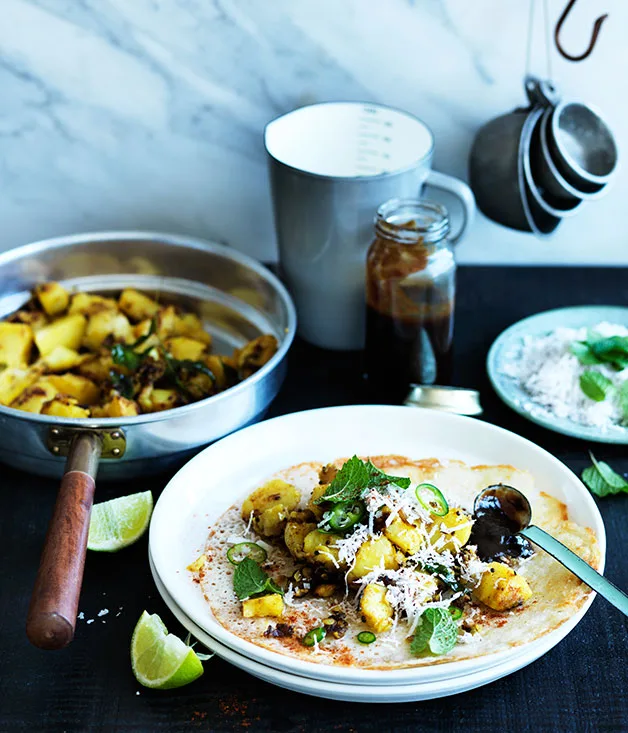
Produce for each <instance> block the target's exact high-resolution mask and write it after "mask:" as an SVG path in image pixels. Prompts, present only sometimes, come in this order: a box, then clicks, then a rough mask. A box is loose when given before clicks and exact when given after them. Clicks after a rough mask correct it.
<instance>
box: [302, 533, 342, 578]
mask: <svg viewBox="0 0 628 733" xmlns="http://www.w3.org/2000/svg"><path fill="white" fill-rule="evenodd" d="M337 540H338V537H337V536H336V535H333V534H325V532H321V531H320V530H318V529H315V530H313V531H312V532H309V533H308V534H307V535H306V536H305V537H304V539H303V554H304V555H305V557H306V558H307V559H308V560H309V561H310V562H313V563H316V564H319V565H323V566H324V567H326V568H327V569H328V570H334V569H335V568H340V567H341V566H342V563H341V562H340V560H339V559H338V548H337V547H334V545H335V544H336V542H337Z"/></svg>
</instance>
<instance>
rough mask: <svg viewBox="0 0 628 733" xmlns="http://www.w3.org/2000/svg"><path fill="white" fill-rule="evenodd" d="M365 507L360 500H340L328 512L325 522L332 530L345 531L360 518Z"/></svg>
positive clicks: (353, 525)
mask: <svg viewBox="0 0 628 733" xmlns="http://www.w3.org/2000/svg"><path fill="white" fill-rule="evenodd" d="M365 511H366V510H365V507H364V504H363V503H362V502H361V501H341V502H339V503H338V504H336V505H335V506H334V508H333V509H332V510H331V511H330V512H329V516H328V518H327V522H328V524H329V528H330V529H332V530H333V531H334V532H346V531H347V530H348V529H351V528H352V527H355V525H356V524H357V523H358V522H359V521H360V519H362V517H363V516H364V514H365Z"/></svg>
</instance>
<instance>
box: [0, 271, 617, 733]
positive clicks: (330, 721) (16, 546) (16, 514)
mask: <svg viewBox="0 0 628 733" xmlns="http://www.w3.org/2000/svg"><path fill="white" fill-rule="evenodd" d="M458 293H459V296H458V303H457V310H456V340H455V348H456V354H455V383H456V384H458V385H460V386H470V387H475V388H478V389H480V391H481V394H482V402H483V405H484V408H485V413H484V415H483V419H485V420H488V421H490V422H492V423H496V424H498V425H501V426H503V427H505V428H508V429H509V430H512V431H514V432H515V433H518V434H520V435H523V436H524V437H526V438H529V439H530V440H532V441H534V442H535V443H537V444H538V445H540V446H542V447H543V448H545V449H547V450H549V451H550V452H551V453H553V454H554V455H556V456H558V458H560V459H561V460H562V461H564V462H565V463H566V464H567V465H568V466H569V467H570V468H572V469H573V470H574V471H576V472H577V473H579V472H580V471H581V470H582V468H583V467H584V466H585V465H587V464H588V460H587V449H588V448H590V447H593V448H594V449H595V453H596V455H597V456H598V457H599V458H601V459H605V460H607V461H609V462H610V463H611V464H612V465H613V467H614V468H615V469H616V470H618V471H620V472H622V473H626V472H628V456H627V455H626V453H627V452H626V450H625V448H622V447H621V446H603V445H595V446H589V445H587V444H586V443H584V442H582V441H579V440H576V439H573V438H568V437H565V436H561V435H558V434H554V433H552V432H549V431H547V430H545V429H543V428H540V427H538V426H536V425H534V424H532V423H530V422H528V421H526V420H524V419H523V418H521V417H519V416H518V415H516V414H515V413H513V412H511V411H510V410H509V409H508V408H507V407H506V406H505V405H503V404H502V403H501V402H500V401H499V400H498V398H497V397H496V395H495V394H494V393H493V391H492V389H491V387H490V385H489V383H488V379H487V377H486V372H485V367H484V362H485V358H486V353H487V350H488V348H489V346H490V344H491V343H492V341H493V340H494V339H495V337H496V336H497V335H498V334H499V333H500V332H501V331H502V330H503V329H504V328H506V327H507V326H509V325H510V324H512V323H514V322H515V321H517V320H519V319H520V318H523V317H525V316H528V315H531V314H533V313H536V312H538V311H542V310H546V309H548V308H555V307H560V306H568V305H583V304H591V303H595V304H609V305H610V304H613V305H624V304H626V300H627V299H628V291H627V289H626V286H625V270H623V269H621V268H618V269H594V268H593V269H592V268H560V269H559V268H514V267H513V268H510V267H463V268H460V277H459V289H458ZM362 400H363V394H362V391H361V387H360V357H359V355H358V354H346V353H344V354H342V353H331V352H325V351H322V350H319V349H315V348H313V347H309V346H307V345H305V344H303V343H299V342H297V343H296V344H295V345H294V347H293V349H292V351H291V354H290V361H289V372H288V377H287V379H286V382H285V385H284V387H283V389H282V391H281V393H280V395H279V397H278V398H277V400H276V402H275V403H274V405H273V407H272V410H271V415H272V416H275V415H280V414H283V413H286V412H294V411H297V410H305V409H309V408H314V407H322V406H327V405H340V404H351V403H357V402H361V401H362ZM0 437H1V436H0ZM0 476H1V480H0V537H1V539H2V560H1V565H0V731H9V730H23V729H25V730H32V731H44V730H66V731H84V730H85V731H87V730H89V731H110V730H138V731H166V730H169V731H170V730H173V731H175V730H177V731H178V730H184V729H198V730H210V731H236V730H237V731H240V730H250V731H286V732H287V731H308V732H312V733H314V732H315V731H388V730H394V731H416V730H439V731H441V730H442V731H459V730H467V731H475V730H478V731H479V730H482V731H524V730H531V731H572V730H573V731H603V730H604V731H606V730H608V731H611V730H612V731H628V692H627V690H628V654H627V646H626V642H627V634H626V631H627V629H628V620H627V619H626V618H624V617H623V616H621V615H620V613H619V612H618V611H616V610H614V609H613V608H611V607H609V606H608V604H606V603H605V602H604V601H603V600H601V599H599V598H598V599H596V600H595V602H594V604H593V606H592V608H591V610H590V612H589V613H588V614H587V615H586V617H585V618H584V620H583V621H582V622H581V623H580V624H579V625H578V627H577V628H576V629H575V631H573V633H571V634H570V635H569V636H568V637H567V638H566V639H565V640H564V641H563V642H562V643H561V644H559V645H558V646H557V647H555V648H554V649H553V650H552V651H550V652H549V653H548V654H546V655H545V656H544V657H542V658H541V659H540V660H538V661H537V662H535V663H534V664H533V665H531V666H529V667H526V668H525V669H523V670H521V671H520V672H517V673H515V674H512V675H510V676H509V677H506V678H504V679H501V680H499V681H498V682H495V683H493V684H491V685H489V686H487V687H483V688H479V689H477V690H474V691H472V692H468V693H464V694H461V695H457V696H455V697H450V698H444V699H439V700H433V701H428V702H421V703H404V704H397V705H394V704H389V705H382V706H378V705H368V704H367V705H365V704H357V703H345V702H331V701H324V700H320V699H317V698H313V697H307V696H304V695H299V694H296V693H293V692H288V691H285V690H282V689H280V688H277V687H274V686H271V685H269V684H266V683H264V682H261V681H258V680H257V679H255V678H253V677H251V676H249V675H247V674H246V673H244V672H242V671H240V670H238V669H236V668H235V667H232V666H231V665H229V664H227V663H226V662H223V661H222V660H220V659H218V658H214V659H212V660H211V661H209V662H206V664H205V674H204V675H203V677H201V678H200V679H199V680H198V681H196V682H195V683H193V684H191V685H189V686H188V687H184V688H181V689H179V690H172V691H166V692H161V691H152V690H147V689H145V688H142V687H141V686H140V685H139V684H138V683H137V682H136V681H135V679H134V677H133V674H132V672H131V665H130V661H129V644H130V640H131V634H132V631H133V628H134V626H135V624H136V622H137V620H138V618H139V616H140V614H141V613H142V611H143V610H144V609H147V610H148V611H150V612H151V613H159V614H160V615H161V617H162V618H163V619H164V621H165V623H166V625H167V626H168V628H169V630H170V631H172V632H174V633H177V634H180V635H182V636H185V631H184V629H183V628H182V627H181V626H180V625H179V624H178V623H177V621H176V620H175V619H174V618H173V616H172V615H171V614H170V612H169V611H168V609H167V608H166V606H165V605H164V603H163V602H162V600H161V599H160V597H159V595H158V593H157V591H156V589H155V586H154V584H153V581H152V579H151V576H150V573H149V569H148V562H147V540H146V537H144V538H142V539H141V540H140V541H139V542H138V543H137V544H136V545H134V546H132V547H130V548H128V549H125V550H124V551H122V552H120V553H118V554H115V555H98V554H88V558H87V564H86V569H85V581H84V586H83V594H82V597H81V601H80V609H81V610H82V611H83V612H84V613H85V617H86V619H87V618H90V619H91V618H94V619H95V621H94V622H93V623H92V624H90V625H87V624H86V622H85V621H79V622H78V626H77V632H76V637H75V640H74V642H73V643H72V644H71V646H70V647H68V648H67V649H65V650H63V651H58V652H45V651H40V650H38V649H35V648H34V647H32V646H30V645H29V643H28V641H27V639H26V636H25V633H24V619H25V617H26V610H27V607H28V600H29V595H30V591H31V586H32V583H33V579H34V575H35V571H36V568H37V563H38V558H39V553H40V550H41V545H42V541H43V537H44V534H45V531H46V525H47V522H48V519H49V517H50V514H51V511H52V507H53V503H54V500H55V489H56V484H55V482H54V481H50V480H46V479H41V478H37V477H33V476H29V475H27V474H24V473H20V472H18V471H14V470H13V469H10V468H7V467H6V466H0ZM168 479H169V475H161V476H157V477H150V478H146V479H144V480H138V481H134V482H133V483H126V484H117V485H107V484H101V485H100V486H99V487H98V494H97V496H98V500H100V501H102V500H105V499H109V498H112V497H114V496H116V495H119V494H126V493H132V492H135V491H143V490H146V489H152V491H153V494H154V496H155V498H157V496H158V495H159V492H160V491H161V489H162V488H163V487H164V486H165V484H166V482H167V480H168ZM599 507H600V510H601V512H602V515H603V517H604V521H605V524H606V529H607V535H608V559H607V570H606V573H607V575H608V577H609V578H611V579H612V580H613V581H614V582H615V583H616V584H618V585H619V586H620V587H623V588H628V562H626V560H625V559H624V546H623V543H624V541H626V540H627V538H628V531H627V530H626V523H627V520H628V497H625V496H618V497H611V498H606V499H603V500H601V501H599ZM103 608H108V609H109V611H110V612H109V614H108V615H106V616H103V617H101V618H99V617H98V616H97V614H98V612H99V611H100V610H101V609H103Z"/></svg>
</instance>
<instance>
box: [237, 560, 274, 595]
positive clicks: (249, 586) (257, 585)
mask: <svg viewBox="0 0 628 733" xmlns="http://www.w3.org/2000/svg"><path fill="white" fill-rule="evenodd" d="M233 590H234V591H235V594H236V596H238V598H239V599H240V600H241V601H245V600H246V599H247V598H251V597H252V596H257V595H260V594H261V593H280V594H281V595H283V591H282V590H281V588H279V587H278V586H277V585H275V583H274V581H273V580H272V578H270V577H269V576H268V574H267V573H266V572H265V571H264V570H262V568H261V567H260V566H259V565H258V564H257V563H256V562H255V560H251V558H250V557H245V558H244V560H242V562H241V563H238V565H236V569H235V571H234V573H233Z"/></svg>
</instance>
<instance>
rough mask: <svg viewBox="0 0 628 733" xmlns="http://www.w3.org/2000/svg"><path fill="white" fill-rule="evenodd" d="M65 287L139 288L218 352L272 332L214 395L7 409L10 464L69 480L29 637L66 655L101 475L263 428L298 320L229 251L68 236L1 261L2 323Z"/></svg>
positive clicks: (155, 467) (136, 235)
mask: <svg viewBox="0 0 628 733" xmlns="http://www.w3.org/2000/svg"><path fill="white" fill-rule="evenodd" d="M44 280H57V281H60V282H62V283H63V284H65V285H66V286H68V287H72V288H74V289H76V290H89V291H97V292H106V291H119V290H121V289H122V288H124V287H127V286H133V287H136V288H138V289H141V290H146V291H152V292H155V293H159V294H160V297H161V298H162V299H163V300H167V301H169V302H177V303H180V304H181V305H183V306H185V307H187V308H189V309H191V310H194V311H195V312H197V313H198V314H199V315H200V316H201V318H202V319H203V324H204V326H205V328H206V329H207V330H208V331H209V332H210V333H211V334H212V335H213V338H214V350H215V351H216V352H217V353H221V352H223V351H224V352H230V351H231V350H232V349H233V348H234V347H236V346H241V345H243V344H244V343H246V341H248V340H249V339H251V338H253V337H255V336H257V335H259V334H261V333H272V334H274V335H275V336H276V337H277V339H278V340H279V349H278V352H277V353H276V354H275V355H274V357H273V358H272V359H271V360H270V361H269V362H268V363H267V364H266V365H265V366H264V367H262V369H260V371H259V372H257V373H256V374H254V375H253V376H252V377H249V378H248V379H246V380H245V381H244V382H242V383H240V384H238V385H237V386H235V387H232V388H231V389H228V390H226V391H225V392H222V393H220V394H218V395H215V396H214V397H210V398H208V399H206V400H202V401H200V402H196V403H194V404H191V405H187V406H185V407H178V408H176V409H174V410H168V411H165V412H161V413H154V414H148V415H139V416H137V417H129V418H124V419H117V418H100V419H92V418H89V419H81V420H78V419H69V418H55V417H49V416H45V415H36V414H30V413H25V412H21V411H19V410H13V409H11V408H8V407H3V406H0V460H1V461H4V462H5V463H8V464H10V465H12V466H15V467H17V468H21V469H23V470H26V471H30V472H32V473H37V474H41V475H45V476H54V477H62V480H61V489H60V492H59V497H58V499H57V503H56V506H55V511H54V514H53V518H52V520H51V523H50V527H49V530H48V535H47V537H46V542H45V545H44V551H43V554H42V561H41V565H40V568H39V571H38V574H37V579H36V582H35V588H34V590H33V596H32V599H31V606H30V609H29V616H28V620H27V634H28V636H29V639H30V640H31V641H32V642H33V643H34V644H35V645H36V646H39V647H42V648H48V649H58V648H61V647H63V646H65V645H66V644H68V643H69V642H70V641H71V639H72V637H73V634H74V626H75V623H76V611H77V607H78V597H79V592H80V586H81V581H82V576H83V566H84V562H85V551H86V549H85V548H86V543H87V531H88V527H89V517H90V512H91V505H92V502H93V494H94V487H95V478H96V473H97V472H98V476H99V477H100V478H104V479H117V478H125V479H127V478H132V477H133V476H139V475H146V474H148V473H151V472H155V471H160V470H163V469H164V468H167V467H168V466H169V465H172V464H173V463H179V462H181V461H182V460H183V459H184V458H185V457H186V456H187V455H190V454H191V453H193V452H195V451H196V450H198V449H199V448H200V447H202V446H204V445H207V444H208V443H210V442H212V441H214V440H216V439H218V438H220V437H222V436H224V435H226V434H228V433H230V432H232V431H234V430H237V429H238V428H240V427H243V426H244V425H248V424H250V423H253V422H255V421H257V420H259V419H260V418H261V417H262V416H263V414H264V412H265V411H266V409H267V408H268V406H269V404H270V402H271V401H272V400H273V398H274V397H275V396H276V394H277V392H278V390H279V387H280V386H281V383H282V381H283V377H284V374H285V369H286V354H287V352H288V349H289V348H290V344H291V343H292V340H293V338H294V333H295V329H296V315H295V310H294V306H293V304H292V301H291V299H290V296H289V295H288V293H287V291H286V290H285V288H284V287H283V285H282V284H281V283H280V282H279V281H278V280H277V278H276V277H275V276H274V275H272V274H271V273H270V272H269V271H268V270H266V268H264V267H262V266H261V265H260V264H258V263H257V262H256V261H255V260H253V259H251V258H250V257H247V256H245V255H243V254H240V253H238V252H236V251H234V250H231V249H229V248H228V247H224V246H222V245H218V244H213V243H210V242H204V241H201V240H198V239H192V238H188V237H180V236H174V235H168V234H156V233H152V232H103V233H97V234H84V235H76V236H71V237H59V238H56V239H49V240H45V241H42V242H36V243H34V244H30V245H26V246H24V247H20V248H18V249H14V250H10V251H9V252H6V253H4V254H2V255H0V318H4V317H5V316H7V315H8V314H9V313H11V312H13V311H14V310H16V309H17V308H19V307H20V306H21V305H22V304H23V303H25V302H26V300H27V299H28V297H29V291H30V290H31V289H32V288H33V286H34V285H35V284H36V283H38V282H41V281H44Z"/></svg>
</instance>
